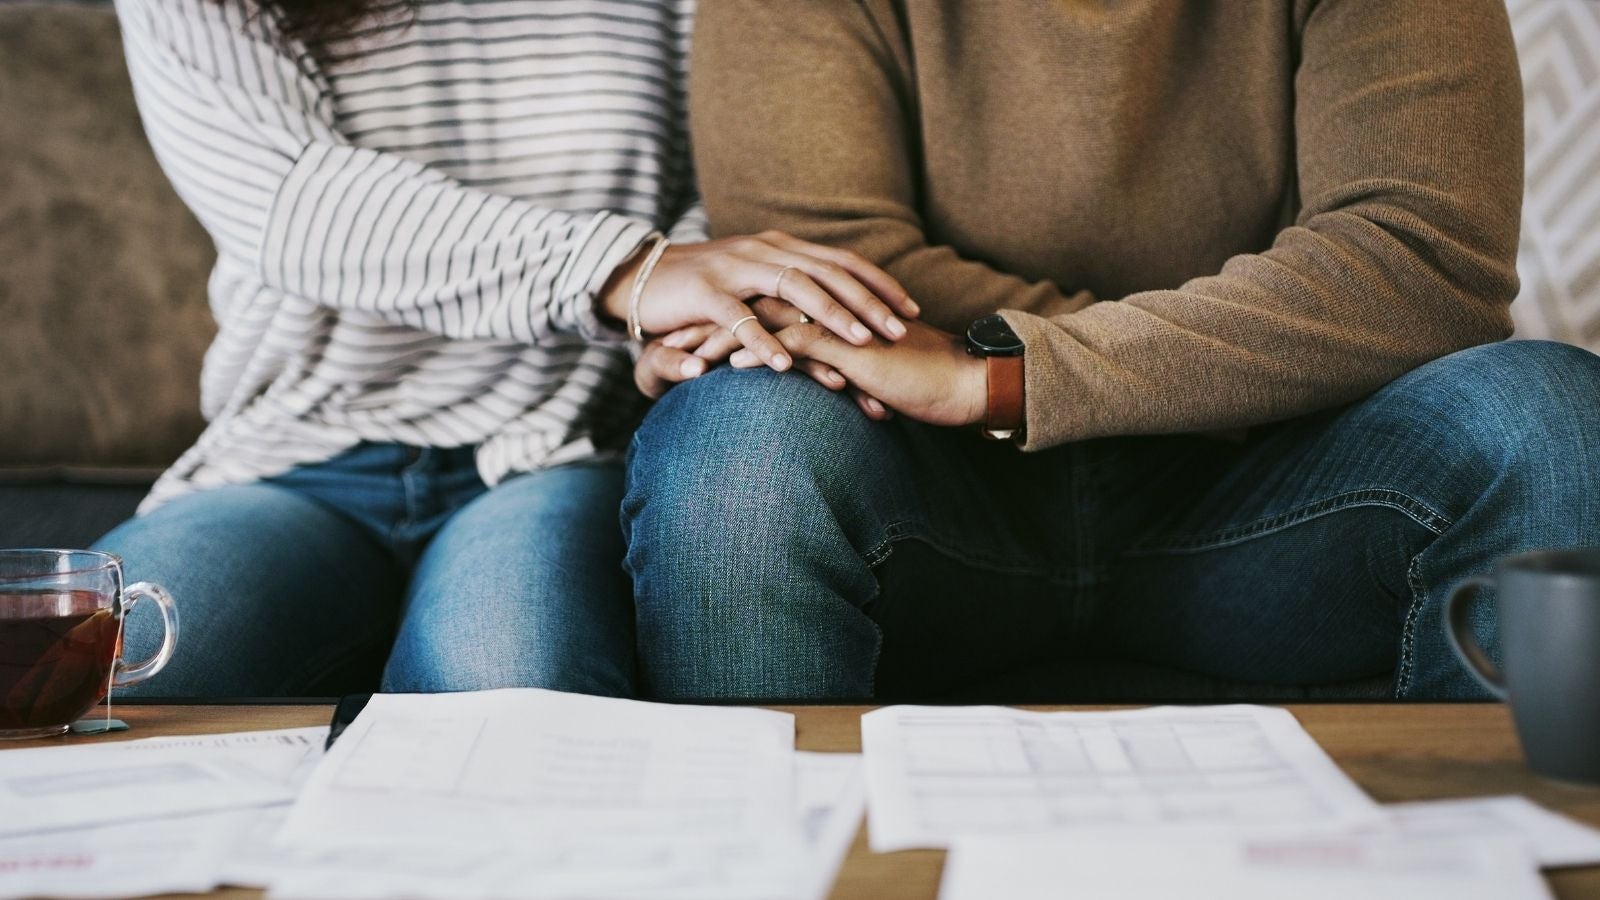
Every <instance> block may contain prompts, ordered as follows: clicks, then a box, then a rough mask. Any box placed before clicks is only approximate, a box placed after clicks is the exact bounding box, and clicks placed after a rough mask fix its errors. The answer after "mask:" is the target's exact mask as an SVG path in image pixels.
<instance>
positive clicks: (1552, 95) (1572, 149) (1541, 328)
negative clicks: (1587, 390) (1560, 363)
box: [1506, 0, 1600, 352]
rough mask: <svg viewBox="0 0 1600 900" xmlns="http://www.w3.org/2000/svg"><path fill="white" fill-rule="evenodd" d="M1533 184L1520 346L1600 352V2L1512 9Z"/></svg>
mask: <svg viewBox="0 0 1600 900" xmlns="http://www.w3.org/2000/svg"><path fill="white" fill-rule="evenodd" d="M1506 5H1507V7H1508V9H1509V11H1510V13H1511V30H1512V32H1513V33H1514V34H1515V36H1516V41H1517V55H1518V57H1519V58H1520V60H1521V63H1522V87H1523V93H1524V104H1525V107H1526V110H1527V111H1526V118H1525V121H1524V128H1525V134H1526V138H1527V177H1526V181H1525V191H1526V193H1525V196H1524V199H1523V206H1522V246H1521V251H1520V253H1519V254H1518V259H1517V270H1518V273H1519V274H1520V275H1521V276H1522V293H1521V294H1520V295H1518V297H1517V300H1516V302H1515V303H1513V304H1512V305H1511V314H1512V318H1513V319H1514V320H1515V322H1516V326H1517V332H1516V334H1517V337H1525V338H1548V339H1551V340H1557V341H1565V342H1567V343H1571V344H1578V345H1579V346H1582V347H1587V348H1588V349H1590V350H1594V351H1597V352H1600V0H1509V2H1508V3H1507V4H1506Z"/></svg>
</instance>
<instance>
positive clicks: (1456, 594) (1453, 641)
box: [1444, 575, 1506, 700]
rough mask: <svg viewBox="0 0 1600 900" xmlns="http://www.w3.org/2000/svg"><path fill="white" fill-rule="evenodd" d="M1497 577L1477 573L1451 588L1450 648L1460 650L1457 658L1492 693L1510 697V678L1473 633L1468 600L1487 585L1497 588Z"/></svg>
mask: <svg viewBox="0 0 1600 900" xmlns="http://www.w3.org/2000/svg"><path fill="white" fill-rule="evenodd" d="M1494 586H1495V584H1494V579H1493V578H1490V577H1488V576H1487V575H1475V576H1473V577H1471V578H1467V579H1465V580H1463V581H1461V582H1460V583H1459V584H1457V585H1456V586H1455V587H1453V588H1451V589H1450V596H1449V597H1448V598H1446V599H1445V601H1444V619H1445V634H1446V635H1448V636H1449V638H1450V649H1452V650H1454V651H1455V652H1456V656H1457V658H1459V659H1460V660H1461V663H1462V664H1463V665H1465V666H1466V667H1467V671H1469V672H1471V673H1472V675H1473V677H1475V678H1477V679H1478V681H1479V682H1480V683H1482V684H1483V686H1484V688H1485V689H1487V690H1488V691H1489V693H1491V694H1493V695H1495V696H1496V697H1499V698H1500V699H1501V700H1504V699H1506V679H1505V676H1504V675H1501V674H1500V668H1499V667H1498V666H1496V665H1495V664H1494V662H1493V661H1491V660H1490V659H1489V655H1488V654H1486V653H1484V652H1483V648H1482V647H1480V646H1478V642H1477V640H1476V639H1475V638H1473V636H1472V627H1471V625H1470V624H1469V623H1468V622H1467V607H1468V601H1469V600H1470V599H1471V598H1472V596H1473V595H1475V594H1477V592H1478V591H1479V590H1481V589H1483V588H1492V587H1494Z"/></svg>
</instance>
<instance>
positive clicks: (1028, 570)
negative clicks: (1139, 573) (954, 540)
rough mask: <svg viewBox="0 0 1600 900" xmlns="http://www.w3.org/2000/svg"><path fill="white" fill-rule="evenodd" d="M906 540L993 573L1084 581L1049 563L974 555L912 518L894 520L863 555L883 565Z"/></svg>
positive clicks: (869, 561)
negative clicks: (935, 535)
mask: <svg viewBox="0 0 1600 900" xmlns="http://www.w3.org/2000/svg"><path fill="white" fill-rule="evenodd" d="M906 540H911V541H921V542H922V543H924V544H927V545H928V546H929V547H930V548H932V549H933V550H935V551H937V552H938V553H939V554H940V555H943V556H947V557H949V558H950V559H952V560H954V561H955V562H957V563H960V564H961V565H964V566H971V567H973V568H978V569H986V570H988V571H990V572H996V573H999V574H1004V575H1025V576H1031V577H1035V578H1043V579H1045V580H1047V581H1055V582H1065V583H1069V584H1074V585H1076V584H1079V583H1081V582H1082V581H1083V579H1082V578H1081V577H1078V576H1076V575H1074V576H1071V577H1062V576H1061V575H1059V574H1058V573H1057V572H1056V570H1054V569H1052V568H1050V567H1048V566H1030V565H1021V564H1016V563H1010V562H1002V561H999V560H996V559H994V558H992V557H986V556H983V555H981V554H980V555H974V554H972V553H969V552H964V551H961V550H957V549H955V548H953V547H951V546H950V545H948V544H946V543H943V542H942V541H939V540H937V539H935V538H934V537H932V536H931V535H930V534H928V531H927V529H925V528H923V527H920V526H918V525H917V524H916V523H914V522H911V521H909V520H908V521H900V522H894V523H891V524H890V525H888V526H887V527H885V528H884V538H883V540H881V541H879V542H878V543H876V544H874V545H873V546H872V548H871V549H870V550H868V551H867V552H865V553H863V554H862V557H863V558H864V559H865V560H866V561H867V565H868V567H870V568H877V567H878V566H879V565H881V564H883V562H885V561H886V560H888V558H889V556H890V550H891V548H890V546H889V545H890V544H893V543H896V542H898V541H906Z"/></svg>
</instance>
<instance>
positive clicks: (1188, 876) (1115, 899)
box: [939, 834, 1550, 900]
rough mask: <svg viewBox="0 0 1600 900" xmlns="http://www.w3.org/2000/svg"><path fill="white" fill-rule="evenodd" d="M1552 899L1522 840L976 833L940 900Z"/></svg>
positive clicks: (952, 867)
mask: <svg viewBox="0 0 1600 900" xmlns="http://www.w3.org/2000/svg"><path fill="white" fill-rule="evenodd" d="M995 897H1005V898H1007V900H1067V898H1071V900H1171V898H1174V897H1184V898H1218V900H1221V898H1228V900H1284V898H1294V900H1349V898H1352V897H1359V898H1362V900H1549V898H1550V892H1549V889H1548V888H1547V887H1546V886H1545V883H1544V879H1543V878H1541V877H1540V876H1539V872H1538V869H1537V868H1536V867H1535V866H1534V865H1533V862H1532V860H1531V859H1530V858H1529V857H1528V854H1527V852H1526V850H1525V849H1524V848H1523V847H1522V846H1520V845H1519V844H1518V843H1517V842H1516V841H1513V840H1505V839H1501V840H1488V839H1470V838H1467V839H1463V838H1450V839H1440V840H1435V841H1416V842H1408V841H1399V842H1396V841H1392V840H1388V839H1386V838H1385V837H1381V836H1376V835H1367V836H1361V837H1348V838H1317V839H1300V840H1285V841H1274V840H1243V841H1237V840H1216V839H1204V838H1196V839H1184V838H1181V837H1180V838H1173V839H1171V840H1168V841H1162V842H1158V843H1154V844H1152V843H1150V842H1148V841H1140V840H1136V839H1122V840H1117V839H1110V840H1106V839H1099V840H1097V839H1092V838H1090V839H1084V840H1080V839H1077V838H1075V837H1074V836H1071V835H1064V834H1063V835H1013V836H1007V837H994V836H990V837H975V838H967V839H962V840H960V841H957V842H956V843H955V845H954V846H952V847H951V850H950V855H949V856H948V857H947V858H946V860H945V867H944V877H943V880H942V881H941V883H940V887H939V900H993V898H995Z"/></svg>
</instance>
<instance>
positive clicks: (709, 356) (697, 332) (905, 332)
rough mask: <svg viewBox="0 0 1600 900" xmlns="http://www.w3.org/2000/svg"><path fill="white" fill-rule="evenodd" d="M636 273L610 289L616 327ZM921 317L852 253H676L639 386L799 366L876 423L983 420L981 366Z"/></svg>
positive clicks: (652, 288) (765, 244) (733, 246)
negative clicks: (899, 417)
mask: <svg viewBox="0 0 1600 900" xmlns="http://www.w3.org/2000/svg"><path fill="white" fill-rule="evenodd" d="M630 268H632V267H624V269H621V270H619V272H618V275H617V276H615V277H613V279H612V284H611V285H608V287H607V293H606V297H605V305H606V309H607V311H608V312H610V313H611V314H612V315H614V316H617V317H618V318H623V317H624V316H625V315H626V307H625V305H624V301H623V300H622V298H623V297H624V296H625V295H626V291H627V288H628V286H629V285H631V283H632V278H633V276H635V275H636V274H637V273H636V272H630V271H629V269H630ZM786 268H787V269H788V271H787V272H785V271H784V270H785V269H786ZM780 276H781V277H780ZM775 293H776V294H781V296H773V294H775ZM919 312H920V310H919V309H918V308H917V305H916V303H915V302H914V301H913V300H912V299H911V297H910V296H909V295H908V294H907V293H906V291H905V289H904V288H903V287H901V286H900V284H899V282H897V281H896V280H895V279H894V278H893V277H892V276H890V275H889V274H888V273H886V272H884V271H883V270H882V269H880V268H878V267H877V266H874V265H872V264H871V263H870V262H868V261H866V260H865V259H864V258H862V257H860V256H859V255H857V254H854V253H851V252H849V251H845V250H837V249H835V248H831V247H824V246H821V245H818V244H811V243H809V242H806V241H801V240H799V239H796V238H792V237H789V236H788V235H784V234H781V233H776V232H768V233H765V234H762V235H758V236H755V237H747V238H732V239H726V240H720V241H709V242H706V243H703V244H691V245H683V246H678V245H675V246H672V247H669V248H668V249H667V251H666V253H665V254H663V255H662V257H661V261H660V263H659V264H658V265H657V267H656V271H655V273H654V274H653V275H652V277H651V278H650V280H649V281H648V283H647V284H646V285H645V291H644V293H643V294H642V295H641V297H640V302H639V306H638V316H639V322H640V325H641V326H642V327H643V329H644V330H645V331H646V332H647V333H648V334H651V335H654V337H652V338H651V339H650V340H649V341H648V342H647V343H646V345H645V347H644V349H643V352H642V353H641V354H640V356H639V358H638V360H637V362H636V363H635V365H634V381H635V383H636V384H637V385H638V387H639V390H640V391H642V392H643V393H644V394H645V395H646V396H649V397H652V398H655V397H660V396H661V395H662V394H663V393H665V392H666V390H667V389H668V388H670V387H671V386H672V385H673V384H676V383H679V382H682V381H688V380H691V379H693V378H697V377H699V376H700V375H703V374H705V373H706V372H707V371H709V370H710V369H711V367H713V366H716V365H718V364H721V363H724V362H726V363H727V364H729V365H731V366H733V367H734V368H755V367H758V366H763V365H764V366H767V367H769V368H772V369H774V370H776V371H779V372H783V371H787V370H789V369H791V368H793V369H795V370H797V371H798V372H800V373H803V374H804V375H806V376H808V377H810V378H812V379H813V380H814V381H816V382H817V383H818V384H820V385H822V386H823V387H824V388H827V389H828V390H831V391H845V390H848V391H850V392H851V394H852V395H853V396H854V398H855V401H856V405H857V406H858V407H859V408H860V409H861V411H862V412H863V413H865V414H866V415H867V416H869V417H870V418H873V419H877V420H882V419H887V418H889V417H890V416H891V415H892V414H893V413H895V412H899V413H901V414H903V415H906V416H909V417H910V418H913V419H916V420H918V421H922V422H927V423H929V424H933V425H967V424H972V423H975V422H978V421H981V420H982V418H983V415H984V409H985V405H986V397H985V390H986V381H985V379H986V376H985V371H984V364H983V362H982V360H979V359H976V358H974V357H972V356H970V355H968V354H967V352H966V350H965V348H964V346H963V343H962V341H961V340H960V339H959V338H957V337H956V336H955V335H951V334H949V333H947V332H943V331H940V330H939V329H936V328H934V327H932V326H930V325H927V324H924V323H922V322H919V321H917V320H916V316H917V315H918V314H919ZM896 313H898V314H899V317H897V316H896ZM752 315H753V316H755V318H754V319H749V318H748V317H749V316H752ZM901 317H903V318H901ZM741 322H742V324H741ZM730 326H736V327H734V328H730Z"/></svg>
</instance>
